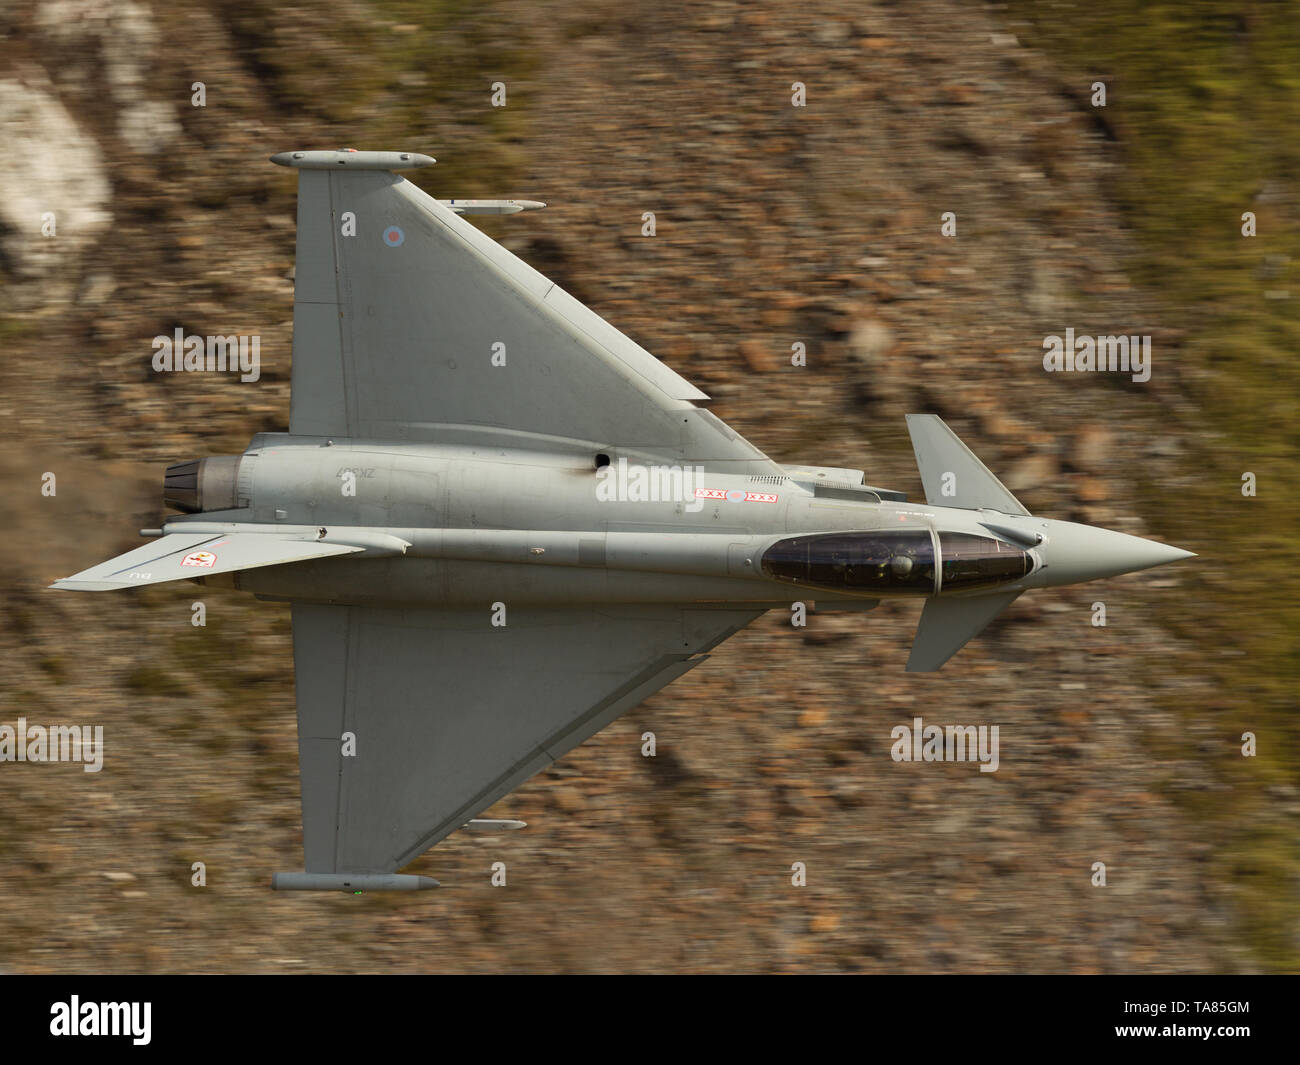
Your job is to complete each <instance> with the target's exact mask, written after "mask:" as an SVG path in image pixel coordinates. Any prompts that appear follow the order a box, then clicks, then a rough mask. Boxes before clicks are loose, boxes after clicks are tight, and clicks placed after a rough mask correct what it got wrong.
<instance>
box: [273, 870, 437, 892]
mask: <svg viewBox="0 0 1300 1065" xmlns="http://www.w3.org/2000/svg"><path fill="white" fill-rule="evenodd" d="M438 886H439V885H438V881H436V880H434V879H433V877H431V876H412V875H410V874H409V873H272V874H271V889H272V890H273V891H349V892H358V891H426V890H428V889H429V888H436V887H438Z"/></svg>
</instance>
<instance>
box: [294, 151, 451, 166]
mask: <svg viewBox="0 0 1300 1065" xmlns="http://www.w3.org/2000/svg"><path fill="white" fill-rule="evenodd" d="M271 162H273V163H275V164H276V165H277V166H292V167H296V168H298V169H299V170H339V169H347V170H415V169H418V168H419V167H422V166H433V164H434V163H436V162H437V160H436V159H434V158H433V157H432V156H428V155H420V154H419V153H418V152H359V151H357V150H356V149H354V148H342V149H340V150H338V151H307V152H277V153H276V154H275V155H273V156H271Z"/></svg>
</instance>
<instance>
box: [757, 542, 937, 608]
mask: <svg viewBox="0 0 1300 1065" xmlns="http://www.w3.org/2000/svg"><path fill="white" fill-rule="evenodd" d="M761 565H762V569H763V572H764V573H766V574H767V575H768V576H769V577H774V578H776V579H777V580H782V581H790V582H791V583H793V584H802V585H807V586H809V587H816V588H828V589H830V588H833V589H837V590H841V589H842V590H847V591H860V592H876V593H878V594H882V595H909V594H911V595H932V594H934V590H935V581H934V568H935V567H934V545H933V541H932V540H931V539H930V530H929V529H884V530H881V531H878V532H861V533H827V534H821V535H817V536H792V537H790V538H789V539H788V540H781V541H779V542H777V543H775V544H773V545H772V546H771V547H769V548H768V549H767V551H766V552H765V553H764V555H763V559H762V563H761Z"/></svg>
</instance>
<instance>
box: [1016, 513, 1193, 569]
mask: <svg viewBox="0 0 1300 1065" xmlns="http://www.w3.org/2000/svg"><path fill="white" fill-rule="evenodd" d="M1039 553H1040V554H1041V555H1042V557H1043V560H1044V562H1046V563H1047V565H1046V567H1045V569H1044V571H1043V577H1044V579H1045V582H1046V583H1049V584H1074V583H1077V582H1079V581H1092V580H1097V579H1098V578H1100V577H1117V576H1119V575H1120V574H1121V573H1135V572H1137V571H1138V570H1143V569H1150V568H1151V567H1152V566H1163V565H1164V564H1165V563H1166V562H1177V561H1178V560H1179V559H1184V558H1195V557H1196V556H1195V554H1193V553H1192V552H1191V551H1184V550H1183V549H1182V548H1179V547H1172V546H1170V545H1169V544H1162V543H1159V542H1158V541H1155V540H1144V539H1142V538H1141V537H1140V536H1129V535H1128V534H1127V533H1119V532H1112V531H1111V530H1109V529H1098V528H1095V527H1093V526H1091V525H1076V524H1075V523H1073V522H1053V523H1052V526H1051V529H1050V532H1049V535H1048V537H1047V542H1046V543H1045V544H1044V545H1043V546H1042V547H1040V548H1039Z"/></svg>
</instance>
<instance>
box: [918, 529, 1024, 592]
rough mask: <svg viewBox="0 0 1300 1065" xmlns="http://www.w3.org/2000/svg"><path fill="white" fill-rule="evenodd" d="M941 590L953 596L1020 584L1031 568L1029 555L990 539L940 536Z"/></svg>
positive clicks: (943, 534) (958, 535) (944, 533)
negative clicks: (1010, 583) (974, 589)
mask: <svg viewBox="0 0 1300 1065" xmlns="http://www.w3.org/2000/svg"><path fill="white" fill-rule="evenodd" d="M939 556H940V558H941V559H942V562H943V584H942V586H941V590H942V591H945V592H956V591H961V590H963V589H966V588H983V587H987V586H989V585H994V584H1005V583H1007V582H1009V581H1016V580H1019V579H1020V578H1021V577H1023V576H1025V575H1026V574H1027V573H1028V572H1029V571H1030V570H1031V569H1032V568H1033V560H1032V559H1031V558H1030V557H1029V555H1028V553H1027V552H1025V551H1022V550H1020V548H1018V547H1015V546H1014V545H1012V544H1008V543H1004V542H1003V541H1001V540H995V539H994V538H993V537H991V536H976V535H974V534H972V533H953V532H941V533H940V534H939Z"/></svg>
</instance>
